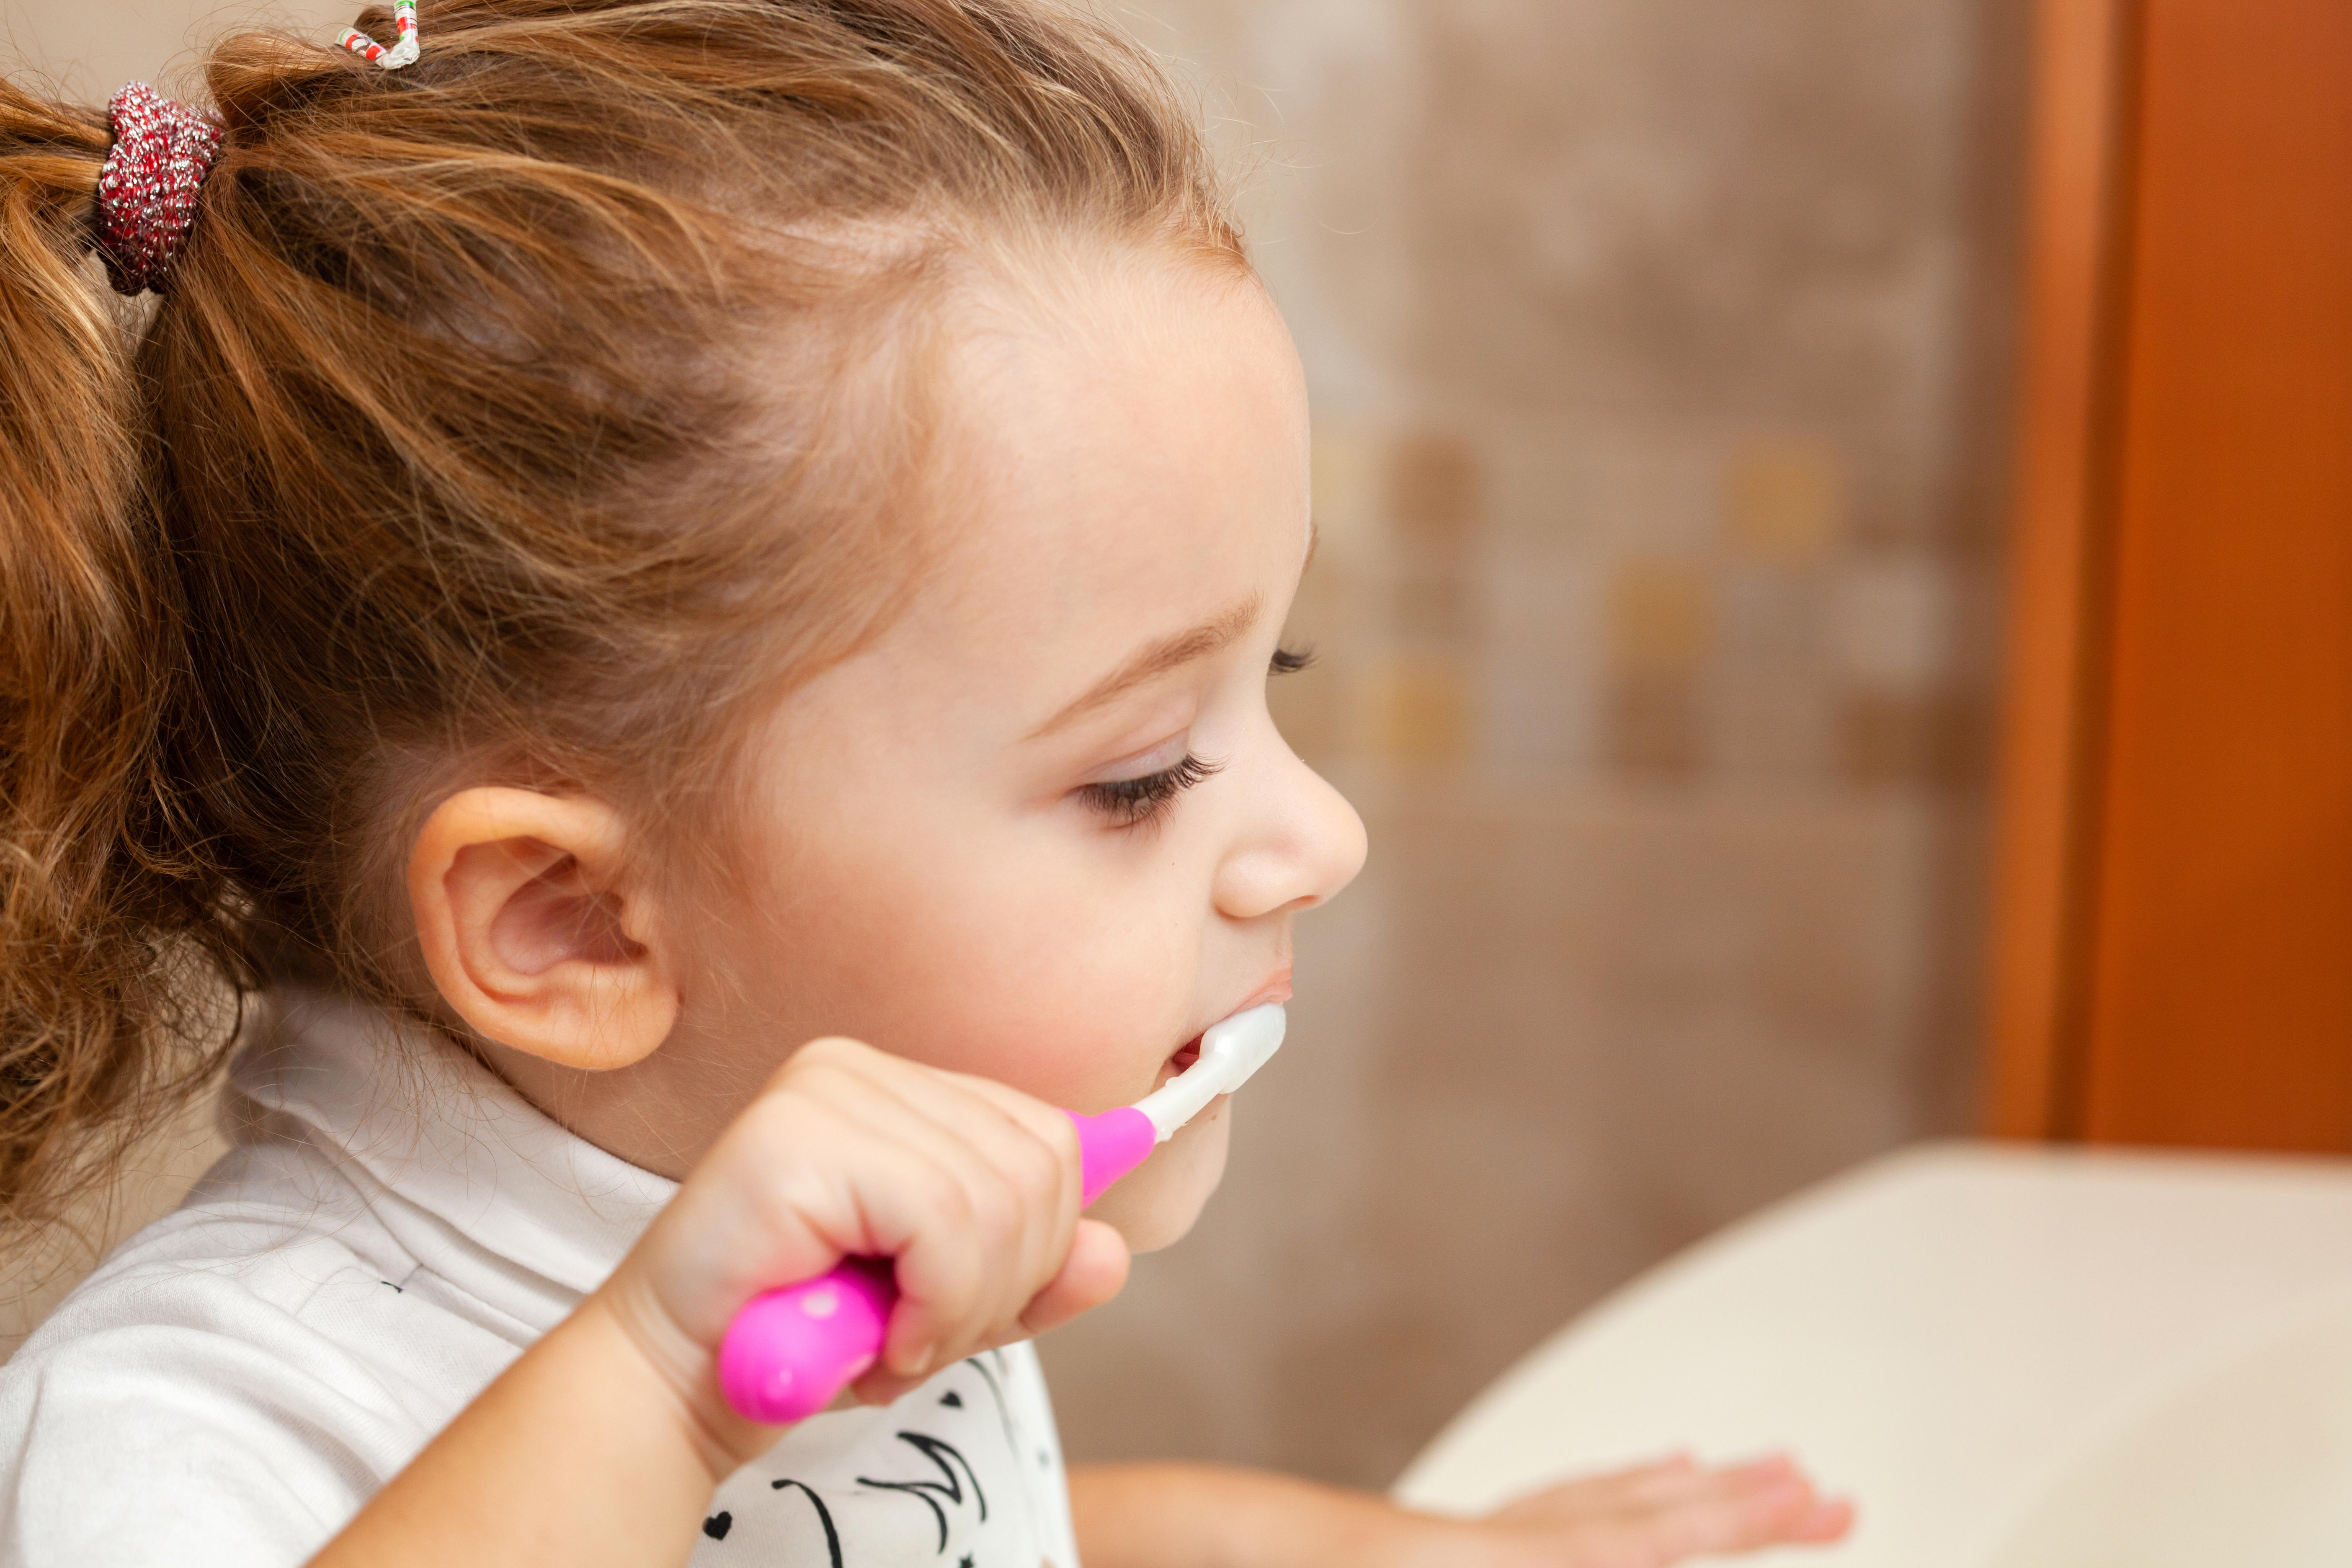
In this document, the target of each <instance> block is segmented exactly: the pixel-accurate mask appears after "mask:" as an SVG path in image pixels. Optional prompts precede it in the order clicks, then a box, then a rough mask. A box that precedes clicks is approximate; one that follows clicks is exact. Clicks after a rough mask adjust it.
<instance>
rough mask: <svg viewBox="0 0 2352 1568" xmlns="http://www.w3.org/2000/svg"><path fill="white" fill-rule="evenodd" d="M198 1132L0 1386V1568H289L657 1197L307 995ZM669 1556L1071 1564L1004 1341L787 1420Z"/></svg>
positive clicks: (438, 1061) (511, 1095) (543, 1326)
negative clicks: (189, 1181) (123, 1237)
mask: <svg viewBox="0 0 2352 1568" xmlns="http://www.w3.org/2000/svg"><path fill="white" fill-rule="evenodd" d="M224 1116H225V1118H226V1122H227V1125H228V1126H229V1128H230V1130H231V1132H232V1135H233V1136H234V1137H235V1138H236V1141H237V1142H238V1147H237V1148H236V1150H234V1151H233V1152H231V1153H229V1154H228V1155H227V1156H226V1157H225V1158H224V1159H222V1160H221V1162H220V1163H218V1164H216V1165H215V1166H214V1167H213V1168H212V1170H211V1171H210V1172H208V1173H206V1174H205V1178H204V1180H203V1181H201V1182H200V1183H198V1184H197V1185H196V1187H195V1189H194V1191H193V1192H192V1193H191V1194H189V1196H188V1199H187V1201H186V1202H185V1203H184V1205H181V1207H180V1209H179V1210H178V1212H176V1213H174V1214H173V1215H169V1216H167V1217H165V1218H164V1219H162V1220H159V1221H157V1222H156V1223H155V1224H153V1225H152V1226H148V1227H147V1228H146V1229H145V1230H142V1231H141V1232H140V1233H139V1234H138V1235H137V1236H135V1237H131V1239H130V1240H129V1241H127V1242H125V1243H124V1244H123V1245H122V1246H121V1247H119V1248H117V1249H116V1250H115V1252H114V1253H113V1254H112V1255H111V1256H110V1257H109V1258H108V1259H107V1260H106V1262H105V1263H104V1264H103V1265H102V1266H101V1267H100V1268H99V1269H98V1271H97V1272H96V1273H94V1274H92V1275H91V1276H90V1277H89V1279H87V1280H85V1281H84V1282H83V1283H82V1284H81V1286H80V1287H79V1289H76V1290H75V1291H74V1292H73V1293H72V1294H71V1295H70V1296H68V1297H67V1299H66V1300H65V1301H64V1303H63V1304H62V1305H60V1306H59V1307H58V1310H57V1311H56V1312H55V1313H54V1314H53V1315H52V1316H51V1317H50V1318H49V1320H48V1321H47V1322H46V1323H44V1324H43V1325H42V1326H41V1328H40V1330H39V1331H37V1332H36V1333H35V1334H34V1335H33V1337H32V1338H31V1339H30V1340H28V1341H26V1343H25V1345H24V1347H23V1348H22V1349H21V1350H19V1351H18V1352H16V1356H15V1357H14V1358H12V1359H11V1360H10V1361H9V1363H7V1365H6V1367H5V1369H0V1563H10V1564H18V1563H21V1564H26V1565H27V1568H50V1565H52V1564H54V1565H56V1568H132V1565H139V1568H145V1565H147V1564H163V1563H169V1564H173V1565H174V1568H181V1565H186V1568H207V1565H210V1564H215V1563H217V1564H220V1565H222V1568H229V1565H232V1564H233V1565H235V1568H272V1565H278V1564H283V1565H285V1568H293V1565H294V1564H297V1563H302V1562H304V1561H306V1560H307V1559H308V1558H309V1557H310V1555H311V1554H312V1553H314V1552H317V1551H318V1550H319V1549H320V1547H321V1546H323V1545H324V1544H325V1543H326V1542H328V1541H329V1540H330V1539H331V1537H332V1536H333V1535H334V1533H335V1532H336V1531H338V1530H340V1529H341V1527H342V1525H343V1524H344V1523H345V1522H346V1521H348V1520H349V1519H350V1518H351V1517H352V1514H353V1513H355V1512H356V1511H357V1510H359V1507H360V1505H361V1504H362V1503H363V1502H364V1501H366V1500H367V1499H368V1498H369V1497H370V1496H371V1495H372V1494H373V1492H374V1491H375V1490H376V1489H377V1488H379V1487H381V1486H382V1485H383V1483H384V1482H385V1481H387V1480H389V1479H391V1478H392V1477H393V1476H394V1474H395V1473H397V1472H398V1471H399V1470H400V1469H401V1468H402V1467H404V1465H406V1464H407V1463H408V1461H409V1459H410V1458H413V1457H414V1456H415V1453H416V1452H417V1450H418V1449H419V1448H421V1447H424V1446H425V1443H426V1442H427V1441H428V1440H429V1439H430V1438H431V1437H432V1436H434V1434H436V1432H438V1431H440V1430H441V1428H442V1427H443V1426H446V1424H447V1423H448V1421H449V1419H450V1418H451V1417H452V1416H454V1415H457V1412H458V1411H459V1410H461V1409H463V1408H464V1407H465V1406H466V1405H467V1403H469V1402H470V1401H471V1400H472V1399H473V1398H474V1396H475V1395H476V1394H478V1393H479V1392H481V1390H482V1388H483V1387H484V1386H485V1385H486V1384H488V1383H489V1382H490V1380H491V1379H493V1378H494V1377H496V1376H497V1375H498V1374H499V1373H500V1372H501V1371H503V1370H504V1369H505V1368H506V1366H507V1365H508V1363H510V1362H512V1361H513V1360H514V1358H515V1357H516V1356H517V1355H518V1354H520V1352H522V1350H523V1349H524V1347H526V1346H528V1345H529V1344H530V1342H532V1341H533V1340H535V1339H537V1338H538V1337H539V1336H540V1335H541V1334H543V1333H545V1332H546V1331H548V1330H550V1329H551V1328H553V1327H554V1326H555V1325H556V1324H557V1323H558V1322H560V1321H562V1319H563V1317H564V1316H565V1315H566V1314H567V1313H569V1312H570V1311H571V1310H572V1308H573V1307H574V1306H576V1305H577V1304H578V1303H579V1301H580V1300H581V1298H582V1297H583V1296H584V1295H585V1294H587V1293H588V1292H589V1291H591V1290H593V1289H595V1287H596V1286H597V1285H598V1284H600V1283H601V1282H602V1281H603V1280H604V1278H605V1277H606V1276H607V1275H608V1274H610V1273H611V1272H612V1269H613V1267H614V1265H615V1264H616V1263H618V1262H619V1261H620V1259H621V1256H622V1255H623V1254H624V1253H625V1252H626V1251H627V1250H628V1248H629V1247H630V1246H631V1244H632V1243H634V1242H635V1239H636V1237H637V1236H638V1234H639V1233H640V1232H642V1231H643V1230H644V1229H645V1227H646V1224H647V1223H648V1222H649V1221H650V1220H651V1219H652V1218H653V1216H654V1215H655V1214H656V1212H657V1211H658V1210H659V1209H660V1208H661V1206H662V1205H664V1204H665V1203H667V1201H668V1200H669V1197H670V1194H672V1193H674V1192H675V1191H676V1190H677V1187H676V1184H674V1183H671V1182H668V1181H666V1180H664V1179H663V1178H661V1177H659V1176H656V1175H654V1174H652V1173H649V1172H646V1171H642V1170H639V1169H637V1168H636V1167H635V1166H633V1165H630V1164H627V1163H624V1162H622V1161H620V1160H617V1159H615V1158H614V1157H613V1156H612V1155H610V1154H607V1153H605V1152H604V1151H602V1150H600V1149H597V1148H596V1147H594V1146H593V1144H590V1143H588V1142H585V1141H584V1140H583V1139H580V1138H577V1137H575V1136H573V1135H572V1133H570V1132H567V1131H564V1130H563V1129H562V1127H560V1126H558V1125H556V1123H554V1122H553V1121H550V1120H549V1119H548V1118H546V1117H545V1116H542V1115H541V1114H540V1112H539V1111H538V1110H534V1109H533V1108H532V1107H531V1106H530V1104H529V1103H528V1102H527V1101H525V1100H523V1099H522V1097H521V1096H520V1095H519V1094H517V1093H516V1092H515V1091H514V1090H513V1089H510V1088H509V1087H507V1086H506V1085H505V1084H504V1083H503V1082H502V1081H500V1080H499V1079H498V1078H497V1077H496V1076H495V1075H493V1074H491V1073H490V1072H488V1070H486V1069H485V1068H482V1067H481V1066H480V1065H479V1064H478V1063H477V1062H475V1061H473V1060H471V1059H470V1058H467V1057H465V1056H464V1055H463V1054H462V1053H460V1052H458V1051H457V1050H456V1049H454V1048H452V1047H447V1046H446V1045H442V1044H438V1043H436V1042H435V1041H433V1040H431V1039H429V1038H427V1037H425V1035H424V1034H423V1032H422V1031H417V1030H413V1029H408V1028H405V1027H404V1026H401V1025H399V1024H397V1023H395V1022H394V1021H393V1020H391V1019H389V1018H387V1017H386V1016H383V1015H382V1014H379V1013H376V1012H373V1011H371V1010H367V1009H362V1008H360V1007H356V1006H353V1005H350V1004H347V1003H341V1002H337V1001H333V1000H331V999H328V998H324V997H321V996H318V995H315V994H291V995H289V996H287V997H283V998H279V999H278V1000H277V1001H275V1002H274V1003H271V1004H268V1005H265V1007H264V1009H263V1012H262V1016H261V1017H260V1018H259V1019H258V1021H257V1028H256V1030H255V1035H254V1037H253V1038H252V1039H251V1041H250V1042H249V1044H248V1045H247V1047H246V1048H244V1049H243V1050H242V1051H241V1052H240V1054H239V1056H238V1058H237V1060H236V1064H235V1066H234V1068H232V1069H231V1073H230V1089H229V1096H228V1101H227V1106H226V1110H225V1111H224ZM614 1484H615V1485H625V1484H627V1478H625V1477H615V1478H614ZM692 1561H693V1563H695V1564H696V1565H697V1568H720V1565H723V1564H738V1563H740V1564H760V1565H763V1568H764V1565H766V1564H793V1565H794V1568H800V1565H805V1568H931V1565H934V1564H936V1565H937V1568H1039V1563H1040V1562H1041V1561H1043V1562H1046V1563H1052V1564H1054V1565H1055V1568H1078V1558H1077V1549H1076V1542H1075V1541H1074V1539H1073V1537H1072V1534H1071V1529H1070V1515H1069V1499H1068V1492H1067V1489H1066V1483H1065V1480H1064V1477H1063V1472H1062V1457H1061V1449H1060V1444H1059V1442H1058V1440H1057V1439H1056V1437H1055V1430H1054V1416H1053V1410H1052V1407H1051V1406H1050V1405H1049V1404H1048V1403H1047V1400H1046V1395H1045V1379H1044V1377H1043V1375H1042V1373H1040V1371H1039V1368H1038V1365H1037V1358H1036V1354H1035V1352H1034V1351H1033V1350H1032V1349H1031V1348H1030V1347H1029V1346H1027V1345H1025V1344H1024V1345H1014V1346H1010V1347H1007V1348H1006V1349H1003V1350H1001V1351H994V1352H989V1353H988V1354H987V1355H984V1356H979V1357H974V1358H972V1359H971V1360H969V1361H966V1362H962V1363H959V1364H958V1365H956V1366H954V1367H951V1368H950V1369H949V1370H947V1371H946V1372H943V1373H940V1374H939V1375H938V1376H936V1377H934V1378H932V1379H931V1380H930V1381H929V1382H928V1383H926V1384H923V1385H922V1386H921V1387H920V1388H918V1389H916V1390H914V1391H913V1392H911V1393H909V1394H907V1395H906V1396H905V1397H903V1398H901V1399H899V1400H898V1402H897V1403H896V1404H894V1405H888V1406H887V1407H883V1408H877V1409H856V1410H845V1411H841V1412H837V1413H835V1414H833V1415H820V1416H818V1417H816V1418H815V1419H814V1420H811V1421H808V1422H805V1423H803V1424H802V1425H801V1426H796V1427H793V1429H792V1430H791V1431H789V1432H787V1433H786V1434H785V1435H784V1436H783V1438H782V1441H780V1442H779V1443H778V1444H777V1445H776V1446H775V1447H774V1448H772V1449H771V1450H770V1451H769V1452H768V1454H767V1455H766V1456H765V1457H763V1458H761V1459H759V1460H757V1461H755V1462H753V1463H751V1464H750V1465H747V1466H745V1467H744V1468H742V1469H740V1470H739V1471H737V1472H736V1473H735V1474H734V1475H733V1476H731V1477H730V1478H729V1479H728V1480H727V1482H726V1483H725V1484H724V1485H722V1486H721V1487H720V1488H719V1491H718V1494H717V1495H716V1496H715V1497H714V1498H713V1499H712V1500H711V1503H710V1512H709V1517H708V1518H707V1519H706V1520H705V1521H704V1522H703V1526H702V1533H701V1536H700V1537H699V1538H698V1540H697V1542H695V1550H694V1555H693V1559H692Z"/></svg>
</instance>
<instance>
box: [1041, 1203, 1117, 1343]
mask: <svg viewBox="0 0 2352 1568" xmlns="http://www.w3.org/2000/svg"><path fill="white" fill-rule="evenodd" d="M1128 1263H1129V1256H1128V1250H1127V1238H1126V1237H1122V1236H1120V1235H1119V1234H1118V1232H1117V1231H1116V1230H1113V1229H1112V1228H1111V1227H1110V1226H1107V1225H1105V1224H1104V1223H1103V1222H1102V1221H1100V1220H1098V1219H1082V1220H1080V1221H1078V1227H1077V1230H1076V1232H1075V1233H1074V1234H1073V1235H1072V1236H1071V1237H1070V1254H1069V1256H1068V1257H1067V1258H1064V1259H1063V1260H1062V1271H1061V1272H1060V1273H1059V1274H1056V1275H1055V1276H1054V1278H1053V1279H1052V1280H1050V1281H1049V1282H1048V1283H1047V1284H1046V1286H1045V1289H1043V1290H1040V1291H1038V1292H1037V1293H1036V1294H1035V1295H1034V1296H1032V1297H1031V1298H1029V1305H1028V1307H1027V1309H1026V1310H1024V1311H1023V1312H1022V1314H1021V1326H1022V1327H1023V1328H1024V1329H1027V1330H1028V1331H1030V1332H1031V1333H1033V1334H1042V1333H1044V1332H1045V1331H1046V1330H1048V1329H1057V1328H1060V1327H1061V1326H1062V1325H1063V1324H1064V1323H1066V1322H1068V1321H1070V1320H1071V1319H1072V1318H1075V1317H1076V1316H1078V1315H1079V1314H1080V1313H1082V1312H1090V1311H1092V1310H1094V1309H1096V1308H1097V1307H1099V1306H1101V1305H1102V1304H1103V1303H1104V1302H1105V1301H1108V1300H1110V1299H1111V1298H1112V1297H1113V1296H1116V1295H1118V1293H1119V1291H1120V1290H1121V1289H1123V1288H1124V1287H1125V1286H1126V1284H1127V1268H1128Z"/></svg>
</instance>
